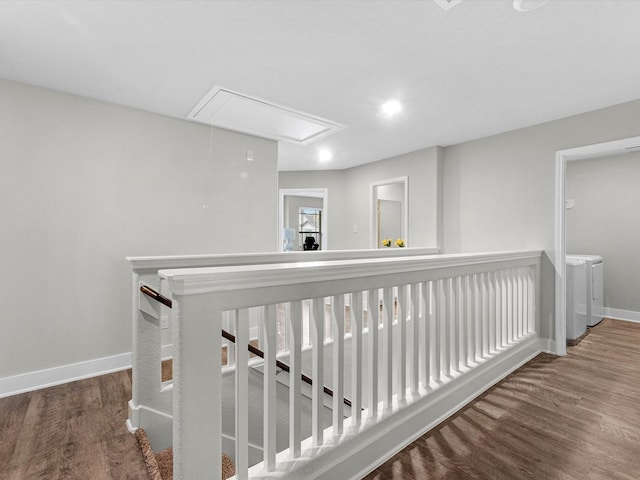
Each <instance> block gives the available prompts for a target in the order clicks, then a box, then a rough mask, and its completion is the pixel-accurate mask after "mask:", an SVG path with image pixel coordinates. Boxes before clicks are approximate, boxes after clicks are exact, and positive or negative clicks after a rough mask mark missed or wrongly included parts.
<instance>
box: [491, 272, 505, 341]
mask: <svg viewBox="0 0 640 480" xmlns="http://www.w3.org/2000/svg"><path fill="white" fill-rule="evenodd" d="M493 285H494V287H493V288H494V291H493V294H494V300H493V301H494V304H495V316H496V317H495V318H496V319H495V328H496V350H497V351H499V350H500V349H502V327H501V326H502V315H503V312H502V301H501V299H500V298H501V297H500V296H501V290H500V272H499V271H497V272H495V271H494V272H493Z"/></svg>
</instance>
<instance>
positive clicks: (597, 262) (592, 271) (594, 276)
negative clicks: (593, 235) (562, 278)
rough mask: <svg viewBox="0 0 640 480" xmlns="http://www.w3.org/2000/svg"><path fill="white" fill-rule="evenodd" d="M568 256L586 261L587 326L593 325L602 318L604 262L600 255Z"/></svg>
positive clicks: (568, 257) (568, 256)
mask: <svg viewBox="0 0 640 480" xmlns="http://www.w3.org/2000/svg"><path fill="white" fill-rule="evenodd" d="M570 258H571V259H576V258H577V259H582V260H584V261H585V262H586V265H587V279H586V289H587V326H589V327H593V326H595V325H597V324H598V323H600V322H601V321H602V319H603V318H604V262H603V260H602V257H601V256H600V255H582V254H581V255H578V254H569V255H567V260H569V259H570Z"/></svg>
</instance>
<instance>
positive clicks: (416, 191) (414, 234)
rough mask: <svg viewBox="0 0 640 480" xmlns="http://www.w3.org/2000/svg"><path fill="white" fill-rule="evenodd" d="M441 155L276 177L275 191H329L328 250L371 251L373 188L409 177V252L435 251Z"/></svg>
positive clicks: (434, 151)
mask: <svg viewBox="0 0 640 480" xmlns="http://www.w3.org/2000/svg"><path fill="white" fill-rule="evenodd" d="M441 175H442V149H441V148H439V147H432V148H427V149H424V150H419V151H417V152H412V153H408V154H405V155H400V156H398V157H393V158H389V159H385V160H381V161H378V162H374V163H370V164H366V165H361V166H358V167H353V168H349V169H345V170H340V171H337V170H334V171H325V172H306V171H304V172H280V174H279V187H280V188H309V187H316V188H328V191H329V193H328V198H329V209H328V221H329V248H331V249H333V250H343V249H358V248H370V242H371V233H370V232H371V225H370V224H371V211H370V202H371V200H370V185H371V183H372V182H377V181H382V180H388V179H391V178H396V177H403V176H408V177H409V235H408V237H409V238H408V240H409V242H408V246H410V247H437V246H438V245H439V241H438V239H439V236H441V232H442V229H441V224H442V219H441V204H440V202H441V196H442V191H441V184H442V182H439V181H438V179H439V178H440V176H441Z"/></svg>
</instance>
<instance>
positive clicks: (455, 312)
mask: <svg viewBox="0 0 640 480" xmlns="http://www.w3.org/2000/svg"><path fill="white" fill-rule="evenodd" d="M459 281H460V277H453V278H452V279H451V315H450V317H449V320H450V322H451V342H450V343H451V370H452V371H453V372H458V371H460V344H459V340H460V333H459V328H458V327H459V325H458V321H459V319H460V308H459V305H458V300H459V299H460V293H459V292H460V289H459Z"/></svg>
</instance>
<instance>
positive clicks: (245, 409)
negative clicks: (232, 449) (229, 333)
mask: <svg viewBox="0 0 640 480" xmlns="http://www.w3.org/2000/svg"><path fill="white" fill-rule="evenodd" d="M233 316H234V320H235V321H234V324H235V332H236V342H237V343H238V345H239V346H240V345H248V343H249V311H248V310H247V309H246V308H243V309H241V310H239V311H238V310H235V311H234V312H233ZM235 351H236V361H235V365H236V372H235V373H236V382H235V383H236V392H235V393H236V398H235V401H236V409H235V416H236V419H235V424H236V458H235V467H236V477H237V478H238V480H246V479H247V478H248V470H249V457H248V445H249V384H248V377H249V351H248V350H247V349H246V348H240V347H239V348H236V349H235Z"/></svg>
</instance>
